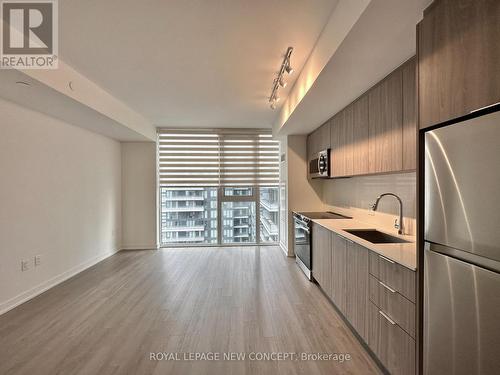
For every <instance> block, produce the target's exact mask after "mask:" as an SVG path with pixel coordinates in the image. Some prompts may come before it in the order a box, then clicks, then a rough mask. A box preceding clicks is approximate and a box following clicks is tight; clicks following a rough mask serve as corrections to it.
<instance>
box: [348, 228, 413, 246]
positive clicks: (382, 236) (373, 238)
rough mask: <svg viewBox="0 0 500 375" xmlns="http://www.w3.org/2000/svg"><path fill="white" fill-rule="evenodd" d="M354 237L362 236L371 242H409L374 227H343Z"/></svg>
mask: <svg viewBox="0 0 500 375" xmlns="http://www.w3.org/2000/svg"><path fill="white" fill-rule="evenodd" d="M344 230H345V231H346V232H347V233H350V234H352V235H354V236H356V237H359V238H362V239H364V240H366V241H368V242H371V243H409V242H410V241H406V240H403V239H402V238H399V237H396V236H391V235H390V234H387V233H384V232H380V231H378V230H376V229H344Z"/></svg>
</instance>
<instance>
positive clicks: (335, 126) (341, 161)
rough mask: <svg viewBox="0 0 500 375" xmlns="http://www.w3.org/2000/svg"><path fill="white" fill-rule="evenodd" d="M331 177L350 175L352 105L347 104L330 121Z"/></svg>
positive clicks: (351, 170) (351, 163) (351, 159)
mask: <svg viewBox="0 0 500 375" xmlns="http://www.w3.org/2000/svg"><path fill="white" fill-rule="evenodd" d="M330 127H331V130H330V144H331V155H330V156H331V159H330V170H331V176H332V177H344V176H351V175H352V172H353V169H352V166H353V107H352V105H349V106H347V107H346V108H344V109H343V110H342V111H340V112H339V113H338V114H336V115H335V116H334V117H333V118H332V121H331V123H330Z"/></svg>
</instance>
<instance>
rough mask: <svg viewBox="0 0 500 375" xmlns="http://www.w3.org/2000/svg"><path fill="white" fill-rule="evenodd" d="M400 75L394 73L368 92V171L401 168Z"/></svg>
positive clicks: (379, 171) (401, 113)
mask: <svg viewBox="0 0 500 375" xmlns="http://www.w3.org/2000/svg"><path fill="white" fill-rule="evenodd" d="M402 79H403V78H402V72H401V70H396V71H394V72H393V73H391V74H390V75H389V76H388V77H387V78H385V79H384V80H383V81H382V82H381V83H379V84H378V85H377V86H375V87H374V88H373V89H371V90H370V91H369V93H368V105H369V107H368V108H369V110H368V113H369V119H368V139H369V141H368V152H369V154H368V163H369V167H368V170H369V172H370V173H381V172H391V171H401V170H402V169H403V160H402V155H403V138H402V137H403V107H402V103H403V94H402Z"/></svg>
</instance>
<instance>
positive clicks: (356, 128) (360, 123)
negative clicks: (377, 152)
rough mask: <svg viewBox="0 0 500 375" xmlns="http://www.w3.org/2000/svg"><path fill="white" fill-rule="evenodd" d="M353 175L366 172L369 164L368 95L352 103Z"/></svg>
mask: <svg viewBox="0 0 500 375" xmlns="http://www.w3.org/2000/svg"><path fill="white" fill-rule="evenodd" d="M352 116H353V121H352V145H351V150H352V152H351V153H352V175H359V174H366V173H368V171H369V169H368V168H369V166H368V95H366V94H365V95H363V96H362V97H361V98H359V99H358V100H356V101H355V102H354V103H353V104H352Z"/></svg>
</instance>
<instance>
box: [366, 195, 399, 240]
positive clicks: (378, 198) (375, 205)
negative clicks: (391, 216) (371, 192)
mask: <svg viewBox="0 0 500 375" xmlns="http://www.w3.org/2000/svg"><path fill="white" fill-rule="evenodd" d="M386 195H391V196H393V197H394V198H396V199H397V200H398V202H399V223H398V220H397V219H396V222H395V223H394V228H396V229H397V230H398V233H399V234H403V202H402V201H401V198H399V197H398V196H397V195H396V194H394V193H384V194H380V195H379V196H378V197H377V200H376V201H375V203H373V204H372V205H371V208H372V211H377V207H378V202H379V201H380V199H381V198H382V197H384V196H386Z"/></svg>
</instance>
